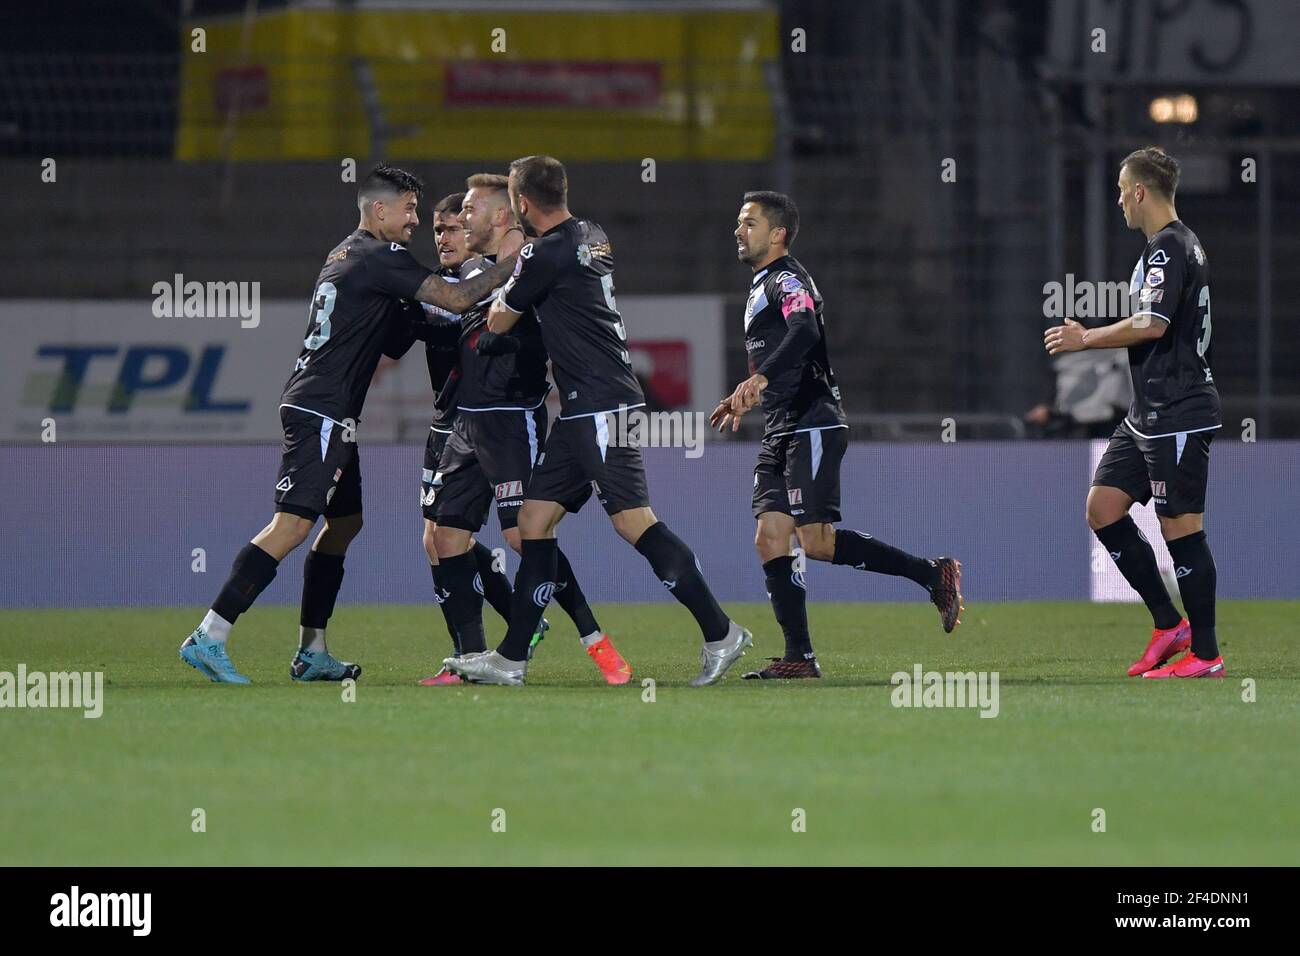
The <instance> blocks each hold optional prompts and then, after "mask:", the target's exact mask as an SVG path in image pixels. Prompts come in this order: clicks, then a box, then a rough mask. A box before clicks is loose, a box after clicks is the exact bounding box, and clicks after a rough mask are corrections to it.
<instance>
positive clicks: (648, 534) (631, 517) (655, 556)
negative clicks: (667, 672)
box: [611, 508, 754, 687]
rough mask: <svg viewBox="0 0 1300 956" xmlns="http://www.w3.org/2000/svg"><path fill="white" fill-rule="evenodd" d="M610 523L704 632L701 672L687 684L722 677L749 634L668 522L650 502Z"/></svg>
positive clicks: (707, 682)
mask: <svg viewBox="0 0 1300 956" xmlns="http://www.w3.org/2000/svg"><path fill="white" fill-rule="evenodd" d="M611 518H612V520H613V522H614V527H615V529H617V531H618V533H619V535H620V536H622V537H623V539H624V540H626V541H628V542H630V543H631V544H632V545H633V546H634V547H635V548H636V549H637V551H639V552H641V554H642V556H644V557H645V559H646V560H647V561H649V562H650V567H652V568H653V569H654V572H655V575H656V576H657V577H658V578H659V580H660V581H662V582H663V585H664V587H666V588H667V589H668V590H669V592H670V593H671V594H672V596H673V597H675V598H676V599H677V600H678V601H679V602H680V603H681V604H682V605H683V606H684V607H685V608H686V609H687V610H688V611H690V612H691V615H692V616H693V617H694V618H695V622H696V623H697V624H699V626H700V631H701V633H702V634H703V636H704V646H703V647H702V648H700V663H701V665H702V666H701V668H700V673H699V674H697V675H696V676H695V677H693V678H691V681H690V685H691V686H692V687H707V686H708V685H710V684H716V683H717V682H718V681H720V680H722V678H723V676H724V675H725V674H726V673H727V671H728V670H730V668H731V665H733V664H734V663H736V661H738V660H740V658H741V657H742V656H743V655H744V653H745V649H746V648H748V647H750V646H751V645H752V644H753V643H754V636H753V635H752V634H750V633H749V631H747V630H746V629H745V628H743V627H741V626H740V625H739V624H737V623H736V622H735V621H733V620H731V619H730V618H729V617H727V615H726V613H725V612H724V611H723V610H722V608H721V607H720V606H719V605H718V602H717V600H716V599H715V598H714V596H713V592H712V591H710V590H709V585H708V584H707V583H706V582H705V580H704V575H703V574H701V573H700V565H699V561H698V560H697V559H696V557H695V554H694V553H693V552H692V551H691V549H690V548H688V547H687V546H686V543H685V542H684V541H682V539H681V538H679V537H677V535H675V534H673V532H672V531H671V530H670V529H669V527H668V525H666V524H664V523H663V522H662V521H660V520H659V519H658V518H656V517H655V516H654V512H653V511H651V510H650V509H649V508H632V509H629V510H627V511H620V512H618V513H616V514H614V515H611Z"/></svg>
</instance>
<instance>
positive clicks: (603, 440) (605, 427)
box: [596, 416, 609, 461]
mask: <svg viewBox="0 0 1300 956" xmlns="http://www.w3.org/2000/svg"><path fill="white" fill-rule="evenodd" d="M596 444H597V445H598V446H599V447H600V460H601V461H604V460H605V452H607V451H608V450H609V422H608V421H606V420H605V418H604V417H603V416H602V417H600V418H597V419H596Z"/></svg>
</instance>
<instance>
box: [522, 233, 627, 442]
mask: <svg viewBox="0 0 1300 956" xmlns="http://www.w3.org/2000/svg"><path fill="white" fill-rule="evenodd" d="M501 301H502V302H503V303H504V305H505V306H506V308H508V309H510V310H511V311H512V312H524V311H525V310H526V309H528V308H529V307H530V306H531V307H532V308H533V309H534V310H535V312H536V315H537V322H538V324H539V325H540V327H541V332H542V342H543V343H544V344H545V346H546V351H547V352H548V353H549V355H550V357H551V371H552V373H553V374H554V376H555V384H556V385H557V386H558V387H559V390H560V409H561V412H560V417H561V418H577V417H581V416H583V415H593V414H596V413H597V412H606V411H617V410H618V409H619V408H620V407H627V408H632V407H635V406H638V405H644V404H645V395H644V394H643V393H642V391H641V384H640V383H639V382H638V381H637V379H636V375H635V374H633V372H632V363H631V358H630V356H629V355H628V351H627V330H626V329H624V327H623V319H622V318H621V317H620V316H619V314H618V307H617V306H616V305H615V302H614V254H613V250H612V249H611V247H610V243H609V237H608V236H606V235H605V230H604V229H602V228H601V227H600V226H599V225H597V224H596V223H594V222H590V221H588V220H586V219H578V218H576V217H570V218H568V219H566V220H564V222H562V223H560V224H559V225H558V226H553V227H552V228H550V229H548V230H547V231H546V234H545V235H543V236H540V237H539V238H537V239H533V240H530V241H529V242H528V243H527V244H526V245H525V246H524V247H523V248H522V249H520V250H519V261H518V262H517V263H516V264H515V273H514V275H513V276H511V277H510V280H509V281H508V282H507V283H506V284H505V287H504V288H503V289H502V292H501Z"/></svg>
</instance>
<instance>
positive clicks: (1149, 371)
mask: <svg viewBox="0 0 1300 956" xmlns="http://www.w3.org/2000/svg"><path fill="white" fill-rule="evenodd" d="M1129 292H1130V294H1136V295H1137V311H1136V312H1134V313H1133V315H1134V318H1135V319H1138V318H1139V317H1142V316H1146V317H1147V320H1148V321H1151V322H1167V323H1169V328H1168V329H1167V330H1166V331H1165V334H1164V335H1162V336H1161V337H1160V338H1158V339H1151V340H1149V341H1146V342H1140V343H1138V344H1137V345H1130V346H1129V349H1128V364H1129V373H1130V374H1131V375H1132V377H1133V404H1132V405H1131V406H1130V408H1129V413H1128V425H1129V428H1131V429H1132V430H1133V431H1134V432H1135V433H1136V434H1138V435H1140V436H1142V437H1144V438H1158V437H1163V436H1166V435H1173V434H1176V433H1177V432H1188V431H1198V430H1202V429H1208V428H1214V427H1215V426H1217V425H1219V424H1220V423H1221V419H1220V417H1219V391H1218V389H1216V388H1215V387H1214V376H1213V375H1211V374H1210V333H1211V324H1210V274H1209V263H1208V262H1207V261H1206V258H1205V250H1204V249H1203V248H1202V247H1201V243H1200V241H1199V240H1198V239H1197V238H1196V234H1195V233H1194V232H1192V230H1190V229H1188V228H1187V227H1186V226H1185V225H1183V223H1182V222H1181V221H1180V220H1177V219H1175V220H1174V221H1173V222H1171V223H1170V224H1169V225H1167V226H1165V227H1164V228H1163V229H1161V230H1160V231H1159V232H1157V233H1156V234H1155V235H1154V236H1152V237H1151V238H1150V239H1148V240H1147V245H1146V248H1145V249H1144V250H1143V251H1142V256H1141V258H1139V259H1138V261H1137V265H1136V266H1134V267H1133V276H1132V278H1131V280H1130V282H1129Z"/></svg>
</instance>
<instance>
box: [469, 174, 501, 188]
mask: <svg viewBox="0 0 1300 956" xmlns="http://www.w3.org/2000/svg"><path fill="white" fill-rule="evenodd" d="M465 188H466V189H509V188H510V177H509V176H502V175H501V174H500V173H475V174H474V175H473V176H470V177H469V178H468V179H466V180H465Z"/></svg>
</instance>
